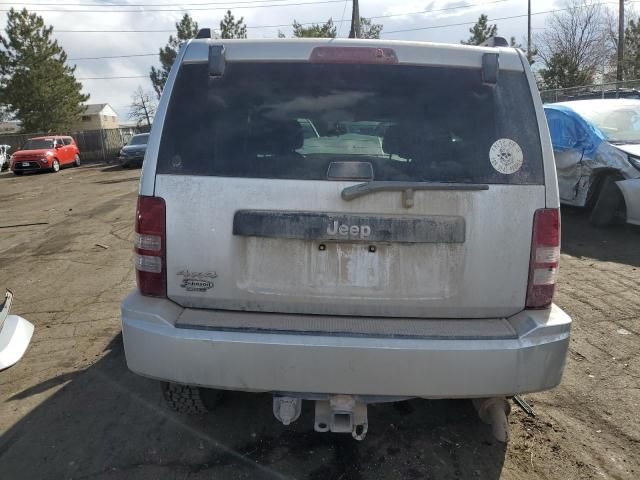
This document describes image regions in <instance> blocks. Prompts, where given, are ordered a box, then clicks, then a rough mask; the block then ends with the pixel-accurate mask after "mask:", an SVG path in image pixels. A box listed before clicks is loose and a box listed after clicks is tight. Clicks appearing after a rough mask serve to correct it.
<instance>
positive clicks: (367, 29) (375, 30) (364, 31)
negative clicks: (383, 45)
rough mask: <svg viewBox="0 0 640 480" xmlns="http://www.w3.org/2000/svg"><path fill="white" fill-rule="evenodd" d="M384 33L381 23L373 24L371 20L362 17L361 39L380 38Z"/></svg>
mask: <svg viewBox="0 0 640 480" xmlns="http://www.w3.org/2000/svg"><path fill="white" fill-rule="evenodd" d="M381 32H382V24H381V23H372V22H371V19H370V18H364V17H360V37H359V38H380V33H381Z"/></svg>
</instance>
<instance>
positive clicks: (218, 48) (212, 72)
mask: <svg viewBox="0 0 640 480" xmlns="http://www.w3.org/2000/svg"><path fill="white" fill-rule="evenodd" d="M226 64H227V62H226V59H225V56H224V45H209V76H210V77H221V76H222V75H224V69H225V66H226Z"/></svg>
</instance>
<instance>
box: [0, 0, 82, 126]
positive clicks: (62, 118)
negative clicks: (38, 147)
mask: <svg viewBox="0 0 640 480" xmlns="http://www.w3.org/2000/svg"><path fill="white" fill-rule="evenodd" d="M52 33H53V27H51V26H45V24H44V20H43V19H42V17H40V16H38V15H36V14H35V13H29V12H28V11H27V9H26V8H25V9H22V10H15V9H14V8H11V9H10V10H9V12H8V13H7V25H6V28H5V35H0V48H1V49H0V105H3V106H4V107H3V110H4V109H6V110H7V111H8V112H9V114H11V115H12V116H13V117H14V118H16V119H17V120H20V122H21V125H22V129H23V130H25V131H27V132H60V131H63V130H65V129H67V128H69V127H70V126H71V125H72V124H73V123H75V121H76V120H77V118H78V116H79V115H80V114H81V113H82V111H83V109H84V107H83V106H82V103H83V102H86V101H87V100H88V99H89V95H84V94H82V93H81V90H82V84H81V83H79V82H78V81H76V79H75V76H74V72H75V67H69V66H67V65H66V61H67V54H66V53H65V52H64V50H63V49H62V47H61V46H60V45H58V42H57V41H56V40H53V39H52Z"/></svg>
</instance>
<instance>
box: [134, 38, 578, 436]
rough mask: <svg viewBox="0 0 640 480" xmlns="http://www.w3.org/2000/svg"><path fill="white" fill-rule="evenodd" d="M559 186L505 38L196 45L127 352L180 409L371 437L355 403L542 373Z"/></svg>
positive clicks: (563, 326) (482, 398)
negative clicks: (246, 411) (221, 402)
mask: <svg viewBox="0 0 640 480" xmlns="http://www.w3.org/2000/svg"><path fill="white" fill-rule="evenodd" d="M559 225H560V219H559V199H558V186H557V181H556V173H555V168H554V162H553V152H552V149H551V143H550V139H549V133H548V130H547V126H546V122H545V116H544V113H543V110H542V105H541V102H540V98H539V96H538V93H537V90H536V84H535V81H534V78H533V76H532V74H531V70H530V69H529V65H528V63H527V61H526V58H525V57H524V56H523V55H522V53H521V52H520V51H518V50H516V49H513V48H502V47H488V46H487V47H469V46H461V45H439V44H429V43H416V42H391V41H379V40H375V41H371V40H368V41H364V40H362V41H359V40H321V39H310V40H273V41H271V40H269V41H264V40H262V41H249V40H214V39H208V38H205V39H197V40H192V41H190V42H189V43H188V44H186V45H185V46H184V47H183V48H182V49H181V51H180V53H179V55H178V58H177V60H176V63H175V65H174V67H173V69H172V71H171V74H170V76H169V79H168V82H167V84H166V87H165V90H164V93H163V95H162V99H161V102H160V106H159V109H158V113H157V115H156V117H155V122H154V126H153V131H152V132H151V137H150V141H149V144H148V148H147V151H146V156H145V160H144V167H143V171H142V178H141V182H140V196H139V199H138V208H137V217H136V236H135V252H136V255H135V266H136V271H137V285H138V288H137V290H135V291H134V292H133V293H131V295H129V296H128V297H127V298H126V299H125V300H124V302H123V303H122V328H123V336H124V345H125V351H126V358H127V363H128V366H129V368H130V369H131V370H133V371H134V372H136V373H139V374H141V375H144V376H147V377H152V378H156V379H159V380H162V381H163V382H164V383H163V385H164V389H165V396H166V398H167V400H168V401H169V402H170V403H171V404H172V405H173V406H174V407H176V408H178V409H179V410H182V411H193V412H199V411H202V410H203V409H205V408H206V407H211V406H212V404H213V400H214V399H215V393H216V392H217V391H220V390H243V391H251V392H272V393H273V395H274V398H273V412H274V414H275V416H276V418H277V419H278V420H280V421H281V422H283V423H284V424H285V425H286V424H289V423H291V422H293V421H295V420H296V419H297V418H298V416H299V414H300V407H301V403H302V402H303V401H305V400H308V401H313V402H315V415H316V416H315V429H316V430H317V431H334V432H350V433H352V434H353V436H354V437H355V438H357V439H362V438H363V437H364V435H365V434H366V431H367V428H368V424H367V404H369V403H372V402H383V401H394V400H398V399H404V398H410V397H424V398H473V399H476V400H475V401H474V403H475V404H476V406H477V408H478V410H479V413H480V415H481V417H482V418H484V419H485V420H487V421H490V422H493V424H494V432H496V435H498V436H499V437H500V436H502V437H503V439H504V438H505V437H506V433H505V432H502V435H501V434H500V430H501V429H503V430H506V423H505V422H506V419H505V413H507V412H508V404H506V402H505V401H504V398H505V397H508V396H511V395H514V394H519V393H524V392H535V391H540V390H545V389H549V388H552V387H554V386H556V385H557V384H558V383H559V382H560V378H561V376H562V371H563V368H564V364H565V357H566V353H567V347H568V342H569V331H570V325H571V319H570V318H569V317H568V316H567V315H566V314H565V313H564V312H563V311H562V310H560V309H559V308H558V307H557V306H555V305H554V304H553V303H552V300H553V292H554V284H555V279H556V273H557V268H558V260H559V256H560V231H559Z"/></svg>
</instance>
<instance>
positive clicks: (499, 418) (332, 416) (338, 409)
mask: <svg viewBox="0 0 640 480" xmlns="http://www.w3.org/2000/svg"><path fill="white" fill-rule="evenodd" d="M313 401H315V404H316V405H315V417H316V418H315V423H314V429H315V431H316V432H334V433H349V432H351V436H352V437H353V438H355V439H356V440H364V437H365V436H366V435H367V430H368V429H369V423H368V421H367V404H366V403H365V402H363V401H362V400H361V399H358V398H357V397H354V396H352V395H331V396H329V397H328V398H324V399H317V400H313ZM473 405H474V407H475V408H476V411H477V412H478V416H479V417H480V419H481V420H482V421H483V422H485V423H487V424H489V425H491V429H492V432H493V435H494V437H495V438H496V439H497V440H498V441H500V442H505V443H506V442H508V441H509V420H508V416H509V413H510V411H511V407H510V405H509V402H508V401H507V399H506V398H504V397H494V398H476V399H473ZM301 411H302V398H297V397H287V396H278V395H276V396H274V397H273V414H274V415H275V417H276V418H277V419H278V420H279V421H280V422H282V423H283V424H284V425H289V424H291V423H293V422H295V421H296V420H297V419H298V418H299V417H300V412H301Z"/></svg>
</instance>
